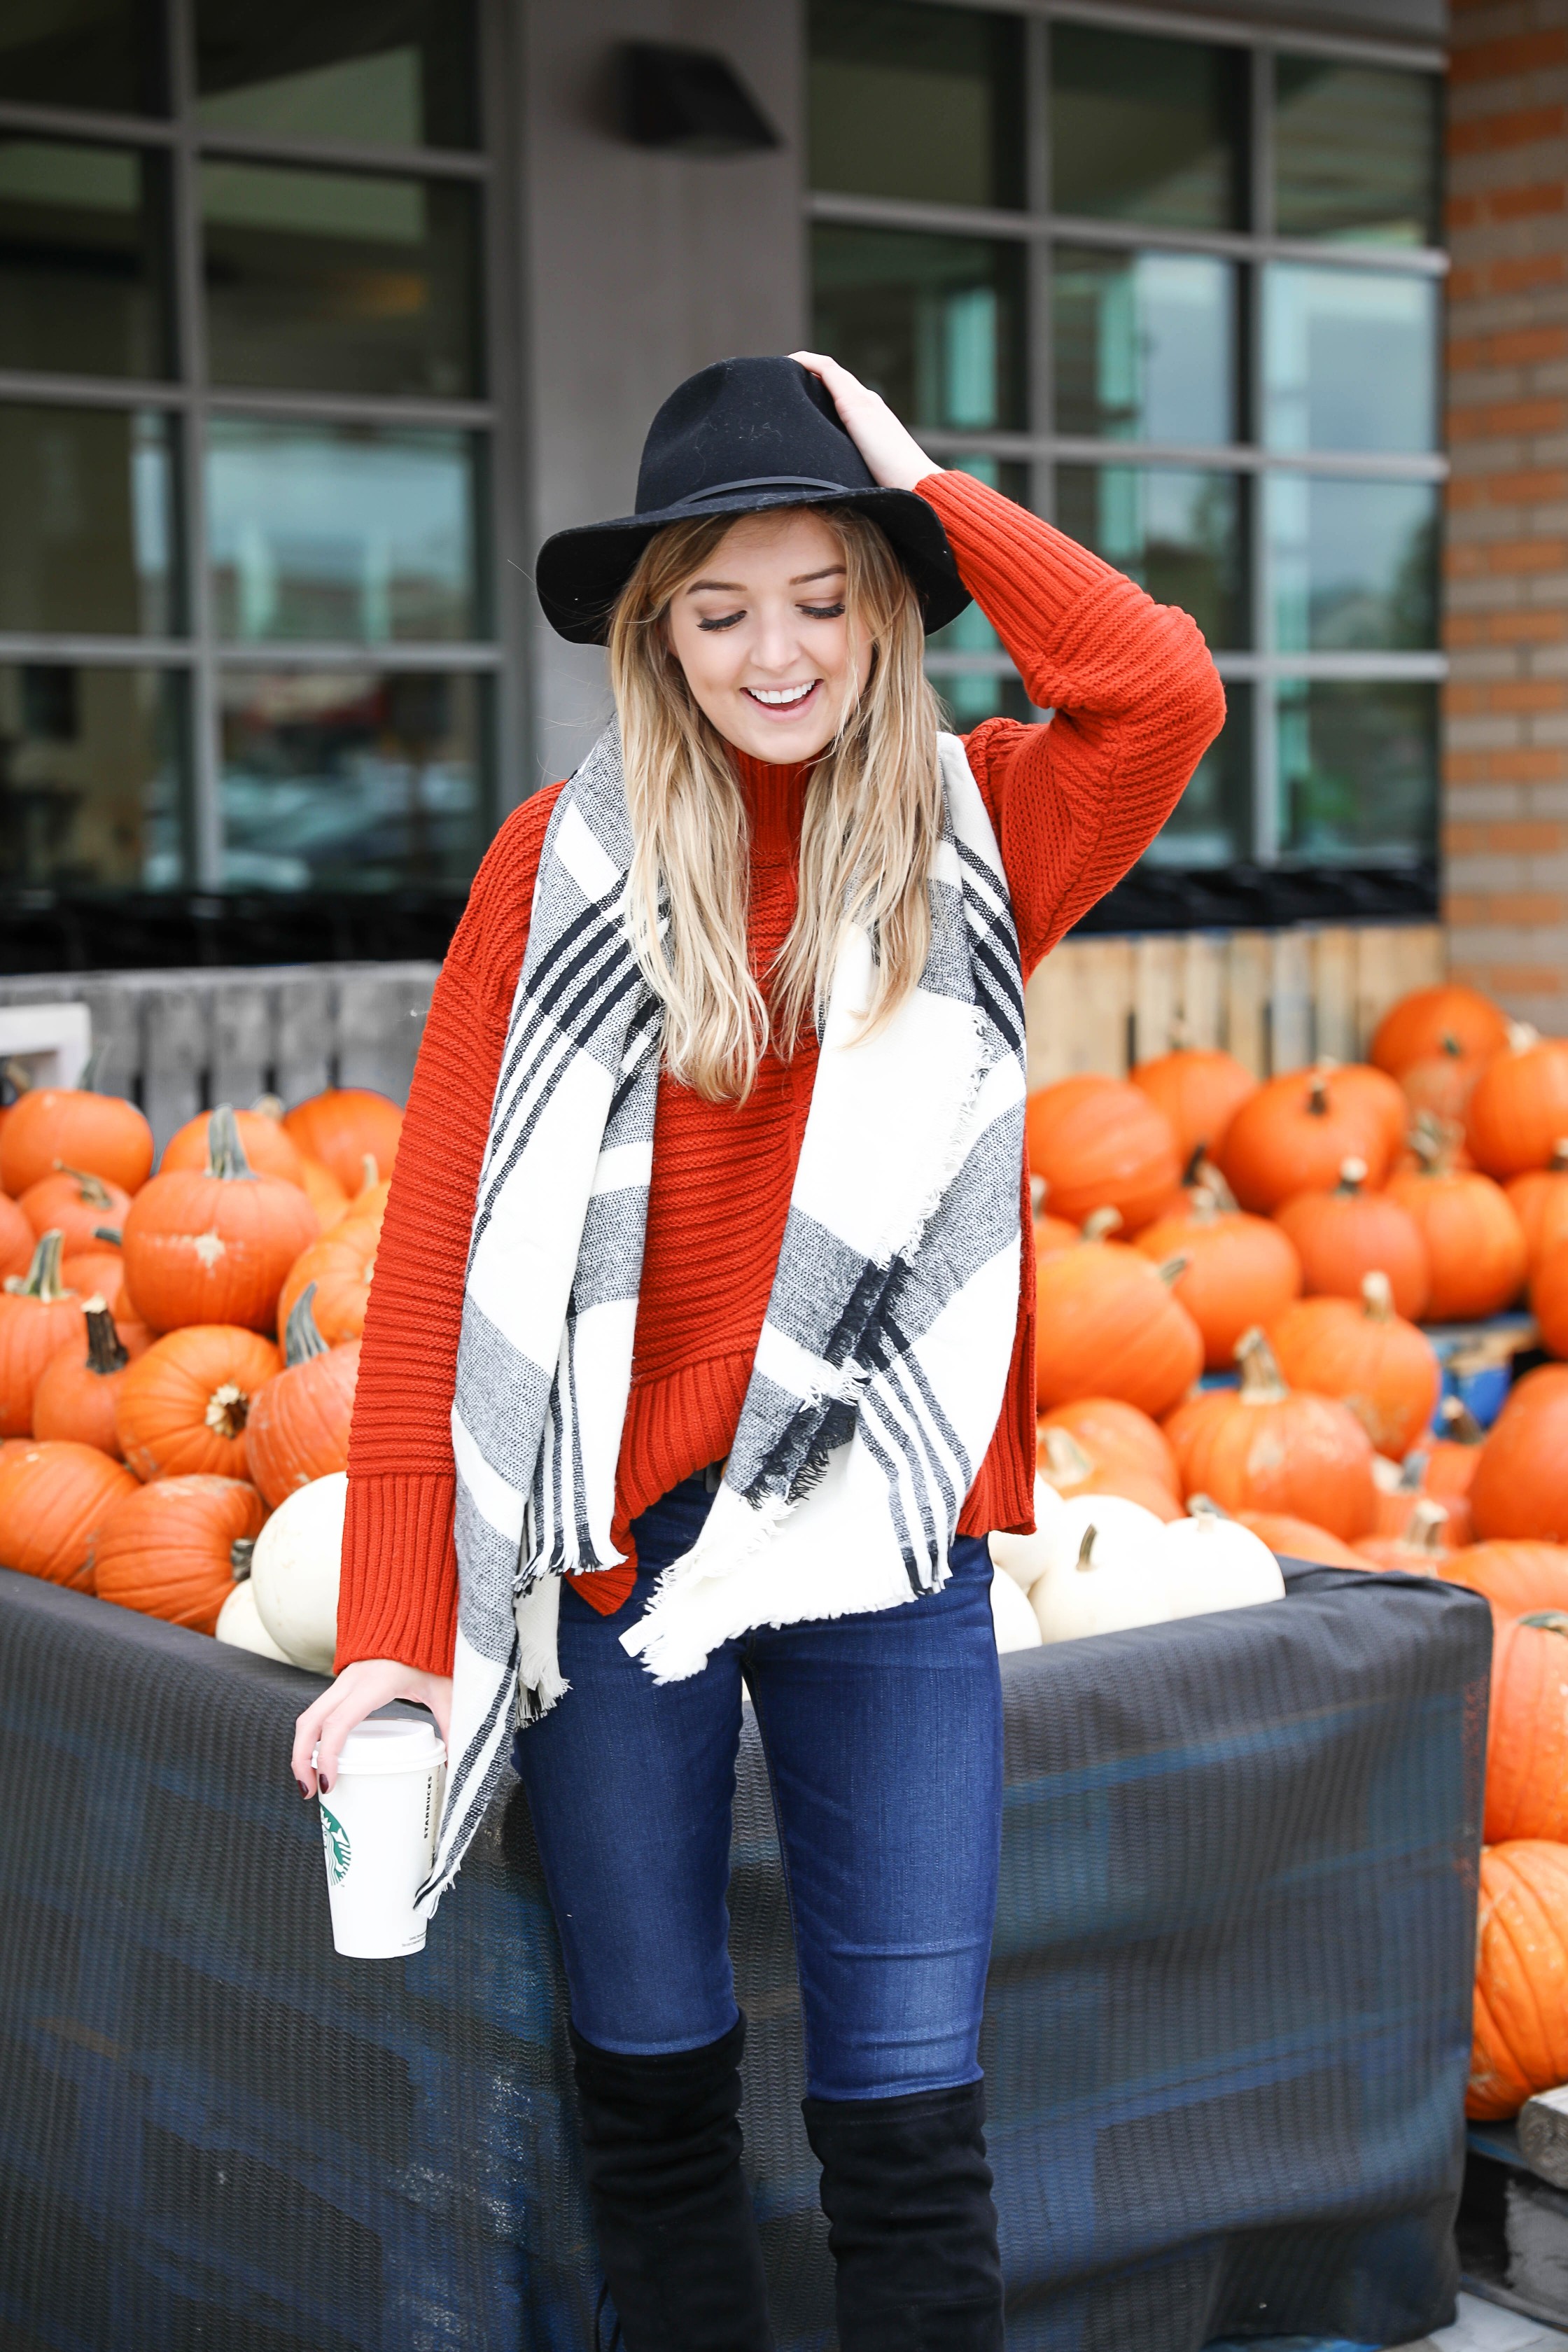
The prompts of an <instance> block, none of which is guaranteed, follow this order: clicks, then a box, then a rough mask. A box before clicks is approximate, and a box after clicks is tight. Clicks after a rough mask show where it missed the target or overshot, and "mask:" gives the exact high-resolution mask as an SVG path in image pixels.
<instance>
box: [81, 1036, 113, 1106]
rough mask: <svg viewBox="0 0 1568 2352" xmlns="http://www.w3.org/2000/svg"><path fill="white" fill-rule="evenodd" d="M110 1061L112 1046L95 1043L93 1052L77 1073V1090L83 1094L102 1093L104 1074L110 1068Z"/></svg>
mask: <svg viewBox="0 0 1568 2352" xmlns="http://www.w3.org/2000/svg"><path fill="white" fill-rule="evenodd" d="M109 1063H110V1048H109V1046H108V1045H107V1044H100V1045H95V1046H94V1047H93V1049H92V1051H91V1053H90V1054H89V1055H88V1057H87V1059H86V1061H85V1062H84V1063H83V1064H82V1066H81V1068H80V1070H79V1072H78V1073H77V1082H76V1084H77V1092H78V1093H79V1094H83V1095H96V1094H101V1093H102V1091H103V1086H102V1079H103V1074H104V1072H105V1070H107V1069H108V1067H109Z"/></svg>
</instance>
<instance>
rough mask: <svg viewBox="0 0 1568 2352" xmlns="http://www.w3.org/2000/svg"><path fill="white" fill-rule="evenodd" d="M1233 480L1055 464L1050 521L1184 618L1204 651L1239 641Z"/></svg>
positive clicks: (1237, 493)
mask: <svg viewBox="0 0 1568 2352" xmlns="http://www.w3.org/2000/svg"><path fill="white" fill-rule="evenodd" d="M1241 513H1242V496H1241V484H1240V482H1239V481H1238V480H1237V478H1236V476H1235V475H1233V474H1217V473H1215V474H1211V473H1199V472H1196V471H1189V470H1187V469H1184V468H1178V467H1173V466H1149V467H1133V466H1058V468H1057V520H1058V523H1059V524H1060V526H1061V528H1062V530H1065V531H1066V532H1067V533H1068V536H1069V538H1072V539H1076V540H1078V541H1079V543H1080V544H1081V545H1082V546H1084V547H1091V548H1092V549H1093V550H1094V551H1095V553H1096V554H1097V555H1103V556H1104V558H1105V560H1106V562H1108V563H1114V564H1115V566H1116V568H1117V570H1118V571H1119V572H1127V573H1128V574H1129V575H1130V576H1131V578H1132V579H1134V580H1136V581H1137V582H1139V583H1140V584H1141V585H1142V587H1144V588H1147V590H1148V591H1149V593H1150V595H1151V596H1152V597H1153V598H1154V599H1155V600H1156V602H1158V603H1159V604H1179V605H1180V606H1181V608H1182V610H1183V611H1184V612H1185V613H1190V614H1192V616H1193V618H1194V621H1196V623H1197V625H1198V626H1199V628H1200V629H1201V630H1202V631H1203V633H1204V635H1205V637H1206V638H1207V640H1208V642H1209V644H1210V645H1211V646H1245V645H1246V644H1247V639H1248V631H1247V599H1246V596H1245V593H1243V592H1244V579H1245V574H1244V570H1243V564H1242V552H1241V551H1242V544H1243V538H1242V528H1241Z"/></svg>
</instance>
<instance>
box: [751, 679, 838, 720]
mask: <svg viewBox="0 0 1568 2352" xmlns="http://www.w3.org/2000/svg"><path fill="white" fill-rule="evenodd" d="M821 684H822V680H821V679H820V678H819V677H811V678H806V679H805V680H803V682H802V683H801V684H800V685H798V686H743V687H742V688H741V691H742V694H743V695H744V696H745V697H746V698H747V700H748V701H750V702H752V703H754V704H755V705H756V707H757V709H759V710H765V711H766V712H767V714H768V716H769V718H770V719H793V718H794V717H795V714H796V712H797V711H801V710H804V709H805V707H806V705H807V703H808V702H810V700H811V698H812V697H813V696H814V695H815V694H816V690H817V688H819V687H820V685H821Z"/></svg>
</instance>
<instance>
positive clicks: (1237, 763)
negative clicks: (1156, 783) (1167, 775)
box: [1142, 678, 1253, 866]
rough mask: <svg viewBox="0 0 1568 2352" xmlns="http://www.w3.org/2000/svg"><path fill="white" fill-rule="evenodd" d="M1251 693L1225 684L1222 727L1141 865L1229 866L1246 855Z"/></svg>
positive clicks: (1249, 838) (1249, 822) (1233, 683)
mask: <svg viewBox="0 0 1568 2352" xmlns="http://www.w3.org/2000/svg"><path fill="white" fill-rule="evenodd" d="M1252 691H1253V690H1252V688H1251V687H1250V686H1247V685H1245V684H1237V682H1236V681H1235V680H1233V679H1228V678H1227V679H1226V689H1225V699H1226V721H1225V725H1224V727H1223V728H1222V729H1221V730H1220V733H1219V735H1218V736H1217V738H1216V739H1215V741H1214V742H1213V743H1211V744H1210V745H1209V748H1208V750H1207V751H1205V753H1204V756H1203V758H1202V759H1201V760H1200V761H1198V764H1197V769H1196V772H1195V773H1194V776H1193V780H1192V782H1191V783H1190V784H1189V785H1188V786H1187V789H1186V791H1185V792H1184V793H1183V794H1182V797H1181V799H1180V800H1179V801H1178V802H1177V803H1176V805H1175V807H1174V809H1173V811H1172V813H1171V814H1170V815H1169V816H1168V817H1167V818H1166V820H1165V823H1164V825H1163V828H1162V830H1161V831H1160V832H1159V833H1158V834H1156V835H1155V836H1154V839H1153V840H1152V842H1151V843H1150V845H1149V846H1148V848H1147V849H1146V850H1145V851H1144V853H1143V857H1142V863H1143V864H1144V865H1146V866H1234V865H1236V864H1237V862H1238V861H1239V860H1240V859H1243V858H1246V857H1247V856H1250V855H1251V850H1252Z"/></svg>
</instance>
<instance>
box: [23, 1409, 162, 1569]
mask: <svg viewBox="0 0 1568 2352" xmlns="http://www.w3.org/2000/svg"><path fill="white" fill-rule="evenodd" d="M135 1491H136V1481H135V1479H134V1478H133V1477H132V1475H131V1473H130V1471H129V1470H127V1469H126V1467H125V1465H124V1464H123V1463H121V1462H114V1461H111V1460H110V1456H109V1455H108V1454H102V1453H100V1451H99V1449H98V1447H97V1446H96V1445H71V1444H46V1443H45V1442H44V1441H43V1440H41V1439H40V1440H38V1441H37V1442H35V1443H34V1444H31V1445H26V1446H24V1447H22V1448H21V1449H20V1451H18V1452H16V1453H15V1454H7V1456H6V1458H5V1461H4V1462H0V1568H14V1569H16V1570H19V1571H20V1573H21V1574H22V1575H24V1576H37V1577H42V1579H43V1580H44V1582H45V1583H46V1584H68V1585H71V1586H73V1587H74V1588H75V1590H76V1591H79V1592H90V1591H92V1547H93V1543H94V1540H95V1539H96V1538H97V1535H98V1531H99V1529H100V1527H101V1526H102V1524H103V1522H104V1519H105V1518H106V1517H107V1516H108V1514H109V1512H110V1509H111V1508H112V1507H113V1506H114V1505H115V1504H116V1503H118V1502H120V1501H121V1500H122V1499H123V1498H124V1496H127V1495H133V1494H134V1493H135Z"/></svg>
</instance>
